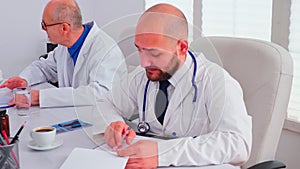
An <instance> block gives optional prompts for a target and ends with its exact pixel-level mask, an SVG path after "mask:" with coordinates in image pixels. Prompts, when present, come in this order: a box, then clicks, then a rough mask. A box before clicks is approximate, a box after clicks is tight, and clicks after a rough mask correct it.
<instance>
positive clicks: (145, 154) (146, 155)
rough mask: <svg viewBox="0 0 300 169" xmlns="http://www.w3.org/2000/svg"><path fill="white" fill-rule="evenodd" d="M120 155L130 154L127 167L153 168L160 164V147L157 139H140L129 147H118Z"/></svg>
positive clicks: (133, 168) (129, 168) (128, 168)
mask: <svg viewBox="0 0 300 169" xmlns="http://www.w3.org/2000/svg"><path fill="white" fill-rule="evenodd" d="M117 153H118V155H119V156H122V157H126V156H129V160H128V162H127V164H126V169H137V168H144V169H152V168H157V166H158V147H157V142H156V141H150V140H140V141H138V142H136V143H134V144H132V145H130V146H128V147H127V148H124V149H118V150H117Z"/></svg>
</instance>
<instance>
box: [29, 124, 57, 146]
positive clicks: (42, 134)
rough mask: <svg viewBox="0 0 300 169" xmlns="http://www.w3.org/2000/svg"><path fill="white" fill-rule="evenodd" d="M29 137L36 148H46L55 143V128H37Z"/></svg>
mask: <svg viewBox="0 0 300 169" xmlns="http://www.w3.org/2000/svg"><path fill="white" fill-rule="evenodd" d="M30 136H31V138H32V139H33V140H34V142H35V143H36V144H37V146H39V147H48V146H51V145H52V143H53V142H54V141H55V136H56V128H55V127H52V126H44V127H37V128H34V129H33V130H32V131H31V133H30Z"/></svg>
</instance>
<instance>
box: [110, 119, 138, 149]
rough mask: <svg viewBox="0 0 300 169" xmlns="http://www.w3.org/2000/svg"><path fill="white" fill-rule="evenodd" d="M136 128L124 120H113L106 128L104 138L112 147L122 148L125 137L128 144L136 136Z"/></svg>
mask: <svg viewBox="0 0 300 169" xmlns="http://www.w3.org/2000/svg"><path fill="white" fill-rule="evenodd" d="M135 136H136V134H135V132H134V130H132V129H130V127H129V126H128V125H127V124H125V123H124V122H122V121H117V122H112V123H111V124H110V125H109V126H108V127H107V128H106V130H105V133H104V139H105V143H106V144H107V145H108V146H110V147H112V148H116V149H118V148H122V142H123V138H122V137H124V139H125V140H126V143H127V144H128V145H130V144H131V141H132V140H133V139H134V138H135Z"/></svg>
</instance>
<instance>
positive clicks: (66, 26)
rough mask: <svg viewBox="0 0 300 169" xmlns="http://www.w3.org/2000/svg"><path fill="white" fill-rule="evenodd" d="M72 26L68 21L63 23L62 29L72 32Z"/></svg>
mask: <svg viewBox="0 0 300 169" xmlns="http://www.w3.org/2000/svg"><path fill="white" fill-rule="evenodd" d="M70 29H71V26H70V24H68V23H62V31H63V32H70Z"/></svg>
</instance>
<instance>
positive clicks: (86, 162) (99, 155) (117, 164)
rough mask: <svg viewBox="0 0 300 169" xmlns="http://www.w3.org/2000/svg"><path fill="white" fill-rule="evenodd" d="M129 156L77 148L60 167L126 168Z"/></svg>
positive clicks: (77, 168) (62, 168)
mask: <svg viewBox="0 0 300 169" xmlns="http://www.w3.org/2000/svg"><path fill="white" fill-rule="evenodd" d="M127 160H128V157H119V156H117V155H116V154H113V153H110V152H106V151H103V150H100V149H95V150H93V149H85V148H75V149H74V150H73V151H72V152H71V154H70V155H69V156H68V158H67V159H66V161H65V162H64V163H63V165H62V166H61V167H60V169H83V168H88V169H99V168H116V169H118V168H120V169H122V168H125V166H126V163H127Z"/></svg>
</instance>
